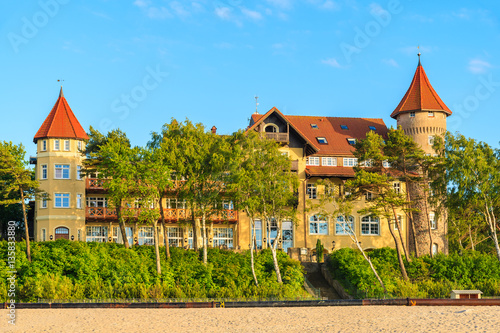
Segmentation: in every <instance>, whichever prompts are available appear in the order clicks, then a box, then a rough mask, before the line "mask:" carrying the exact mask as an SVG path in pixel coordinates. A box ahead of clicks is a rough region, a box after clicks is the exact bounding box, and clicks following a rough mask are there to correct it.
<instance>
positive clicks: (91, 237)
mask: <svg viewBox="0 0 500 333" xmlns="http://www.w3.org/2000/svg"><path fill="white" fill-rule="evenodd" d="M86 233H87V237H86V241H87V242H99V243H106V242H107V241H108V227H107V226H87V228H86Z"/></svg>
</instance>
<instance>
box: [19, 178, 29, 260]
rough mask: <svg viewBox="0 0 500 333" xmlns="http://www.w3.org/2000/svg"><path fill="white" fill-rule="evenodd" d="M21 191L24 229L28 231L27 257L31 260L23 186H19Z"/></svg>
mask: <svg viewBox="0 0 500 333" xmlns="http://www.w3.org/2000/svg"><path fill="white" fill-rule="evenodd" d="M19 191H20V192H21V206H22V208H23V219H24V230H25V232H26V257H27V258H28V261H29V262H31V248H30V233H29V230H28V217H27V216H26V204H25V203H24V191H23V189H22V187H19Z"/></svg>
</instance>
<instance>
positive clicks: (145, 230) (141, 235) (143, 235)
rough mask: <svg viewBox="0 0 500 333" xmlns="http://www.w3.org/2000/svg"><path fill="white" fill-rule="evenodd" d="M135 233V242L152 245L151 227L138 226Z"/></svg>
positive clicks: (152, 232) (152, 231)
mask: <svg viewBox="0 0 500 333" xmlns="http://www.w3.org/2000/svg"><path fill="white" fill-rule="evenodd" d="M137 235H138V237H137V242H138V243H139V245H154V229H153V227H140V228H139V230H138V232H137Z"/></svg>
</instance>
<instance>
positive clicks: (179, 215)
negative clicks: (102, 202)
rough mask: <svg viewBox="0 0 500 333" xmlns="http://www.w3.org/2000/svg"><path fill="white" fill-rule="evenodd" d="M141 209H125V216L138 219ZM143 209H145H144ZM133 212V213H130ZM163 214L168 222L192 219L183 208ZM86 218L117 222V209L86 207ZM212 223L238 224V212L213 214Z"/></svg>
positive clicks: (224, 211) (168, 210)
mask: <svg viewBox="0 0 500 333" xmlns="http://www.w3.org/2000/svg"><path fill="white" fill-rule="evenodd" d="M140 209H141V208H124V210H127V211H124V216H127V217H129V216H131V217H133V218H137V216H138V215H139V213H140ZM142 209H143V208H142ZM130 211H132V212H130ZM163 213H164V216H165V220H166V221H170V222H174V221H182V220H186V219H189V218H191V214H188V210H187V209H181V208H177V209H176V208H164V209H163ZM85 217H86V220H87V221H104V220H116V219H117V218H118V217H117V215H116V209H114V208H107V207H86V208H85ZM209 220H210V221H212V222H225V221H228V222H236V221H237V220H238V212H237V211H236V210H223V211H220V212H219V213H217V214H213V215H212V216H210V218H209Z"/></svg>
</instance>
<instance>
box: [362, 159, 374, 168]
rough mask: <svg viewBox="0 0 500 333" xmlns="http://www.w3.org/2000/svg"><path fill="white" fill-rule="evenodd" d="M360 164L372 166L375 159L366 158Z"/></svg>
mask: <svg viewBox="0 0 500 333" xmlns="http://www.w3.org/2000/svg"><path fill="white" fill-rule="evenodd" d="M360 166H362V167H368V168H371V167H372V166H373V160H372V159H369V160H364V161H363V162H361V163H360Z"/></svg>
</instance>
